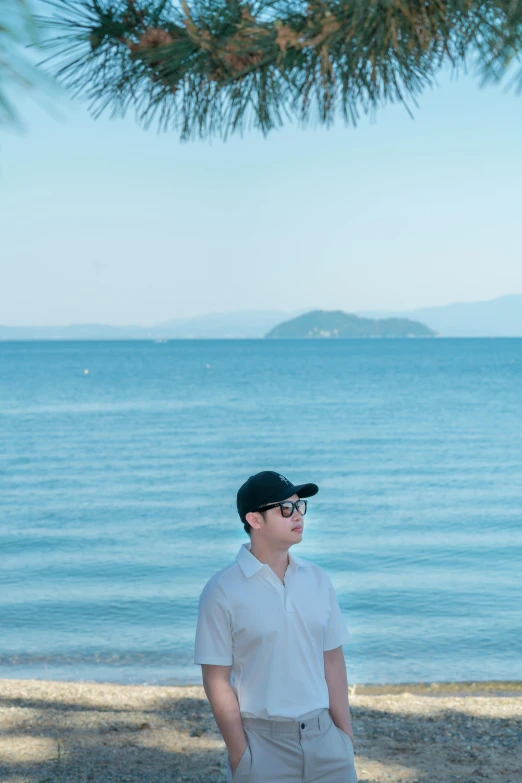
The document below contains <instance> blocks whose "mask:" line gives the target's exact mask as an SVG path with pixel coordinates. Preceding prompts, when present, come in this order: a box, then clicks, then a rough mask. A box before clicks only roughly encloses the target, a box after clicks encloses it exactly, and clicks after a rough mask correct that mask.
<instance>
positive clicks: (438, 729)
mask: <svg viewBox="0 0 522 783" xmlns="http://www.w3.org/2000/svg"><path fill="white" fill-rule="evenodd" d="M349 702H350V712H351V717H352V726H353V730H354V737H355V742H354V747H355V762H356V769H357V774H358V778H359V783H479V781H481V780H489V781H495V783H520V769H522V743H521V742H520V737H521V734H522V681H484V682H476V681H474V682H472V681H469V682H436V683H403V684H388V685H387V684H373V685H372V684H361V685H359V684H354V685H351V684H350V685H349ZM225 762H226V747H225V744H224V742H223V739H222V737H221V735H220V734H219V731H218V729H217V725H216V723H215V720H214V716H213V714H212V710H211V708H210V704H209V702H208V700H207V697H206V694H205V692H204V690H203V687H202V686H201V685H199V684H191V685H136V684H134V685H131V684H129V685H122V684H119V683H102V682H92V681H63V680H35V679H26V680H22V679H0V781H1V782H2V783H41V781H44V780H46V779H47V780H48V783H221V781H225Z"/></svg>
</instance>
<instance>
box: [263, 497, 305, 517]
mask: <svg viewBox="0 0 522 783" xmlns="http://www.w3.org/2000/svg"><path fill="white" fill-rule="evenodd" d="M306 505H307V503H306V500H302V499H301V498H300V499H299V500H296V501H295V503H293V502H292V501H291V500H283V502H282V503H271V504H270V505H269V506H261V508H257V509H256V511H268V509H269V508H276V507H277V506H279V508H280V509H281V516H283V517H291V516H292V514H293V513H294V509H297V511H299V513H300V514H301V516H303V517H304V515H305V514H306Z"/></svg>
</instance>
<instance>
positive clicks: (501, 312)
mask: <svg viewBox="0 0 522 783" xmlns="http://www.w3.org/2000/svg"><path fill="white" fill-rule="evenodd" d="M357 314H358V315H360V316H363V317H372V318H383V317H387V318H389V317H391V316H394V317H401V318H413V319H414V320H419V321H422V323H425V324H426V325H427V326H429V327H430V328H431V329H434V330H435V331H436V332H437V334H438V335H439V336H440V337H522V294H510V295H508V296H500V297H498V298H496V299H489V300H488V301H485V302H460V303H455V304H448V305H442V306H440V307H423V308H420V309H418V310H401V311H392V310H378V311H371V312H368V311H366V312H365V311H361V312H358V313H357Z"/></svg>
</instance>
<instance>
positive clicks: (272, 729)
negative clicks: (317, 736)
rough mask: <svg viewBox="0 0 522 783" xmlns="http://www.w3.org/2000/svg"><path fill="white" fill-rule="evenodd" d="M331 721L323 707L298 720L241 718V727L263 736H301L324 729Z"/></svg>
mask: <svg viewBox="0 0 522 783" xmlns="http://www.w3.org/2000/svg"><path fill="white" fill-rule="evenodd" d="M331 720H332V718H331V716H330V710H329V709H328V707H324V708H323V709H321V710H317V711H316V713H315V714H314V713H311V714H310V713H307V715H304V716H302V717H300V718H289V719H288V720H270V719H268V718H243V719H242V722H243V726H244V727H245V728H247V729H253V730H254V731H259V732H261V733H263V734H294V735H295V736H301V735H302V734H306V733H307V732H308V731H311V730H313V729H325V728H326V727H327V726H328V724H329V722H330V721H331Z"/></svg>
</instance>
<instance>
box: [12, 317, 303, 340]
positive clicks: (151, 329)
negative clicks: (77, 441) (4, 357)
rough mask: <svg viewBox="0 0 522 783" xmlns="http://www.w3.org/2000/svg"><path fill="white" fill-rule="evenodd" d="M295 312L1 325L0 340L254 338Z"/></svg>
mask: <svg viewBox="0 0 522 783" xmlns="http://www.w3.org/2000/svg"><path fill="white" fill-rule="evenodd" d="M299 312H302V311H299ZM293 315H296V312H291V313H285V312H281V311H280V310H253V311H251V310H239V311H236V312H232V313H208V314H206V315H200V316H194V317H192V318H175V319H172V320H170V321H165V322H163V323H160V324H157V325H155V326H137V325H134V324H133V325H130V326H110V325H108V324H71V325H70V326H1V325H0V340H151V339H161V338H172V339H190V338H200V339H203V338H205V339H207V338H216V339H224V338H241V337H244V338H256V337H263V336H264V335H265V333H266V332H267V330H268V329H271V328H272V327H273V326H275V325H276V324H277V323H279V322H280V321H281V319H282V318H288V317H289V316H293Z"/></svg>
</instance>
